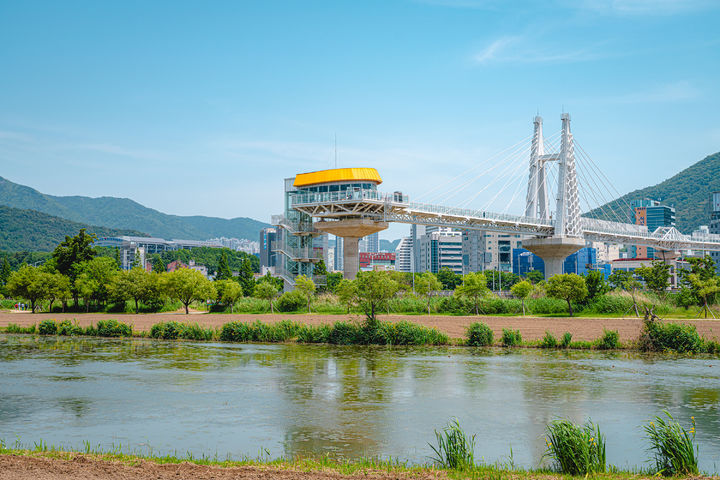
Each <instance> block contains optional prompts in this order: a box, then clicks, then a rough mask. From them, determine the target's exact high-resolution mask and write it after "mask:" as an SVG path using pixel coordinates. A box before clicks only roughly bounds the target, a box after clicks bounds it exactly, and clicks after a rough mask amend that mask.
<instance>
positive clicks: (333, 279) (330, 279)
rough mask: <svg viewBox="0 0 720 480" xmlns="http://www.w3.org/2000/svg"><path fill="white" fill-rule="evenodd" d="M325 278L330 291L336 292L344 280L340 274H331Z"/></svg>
mask: <svg viewBox="0 0 720 480" xmlns="http://www.w3.org/2000/svg"><path fill="white" fill-rule="evenodd" d="M325 278H326V281H325V282H326V285H327V289H328V291H330V292H336V291H337V287H338V285H339V284H340V282H341V281H342V279H343V274H342V273H340V272H330V273H328V274H327V276H326V277H325Z"/></svg>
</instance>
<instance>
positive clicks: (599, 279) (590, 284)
mask: <svg viewBox="0 0 720 480" xmlns="http://www.w3.org/2000/svg"><path fill="white" fill-rule="evenodd" d="M585 285H587V289H588V296H587V299H588V300H595V299H596V298H597V297H599V296H601V295H604V294H606V293H607V292H608V290H609V289H610V287H609V285H608V284H607V282H606V281H605V274H604V273H602V272H598V271H597V270H595V271H592V272H589V273H588V274H587V275H586V276H585Z"/></svg>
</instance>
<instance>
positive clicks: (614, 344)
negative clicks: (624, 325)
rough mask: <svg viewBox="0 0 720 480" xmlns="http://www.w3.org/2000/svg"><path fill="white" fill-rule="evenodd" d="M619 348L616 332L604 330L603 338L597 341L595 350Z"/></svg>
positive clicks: (618, 337)
mask: <svg viewBox="0 0 720 480" xmlns="http://www.w3.org/2000/svg"><path fill="white" fill-rule="evenodd" d="M619 347H620V335H619V334H618V332H617V330H604V329H603V336H602V337H601V338H600V339H599V340H598V343H597V348H598V349H600V350H615V349H617V348H619Z"/></svg>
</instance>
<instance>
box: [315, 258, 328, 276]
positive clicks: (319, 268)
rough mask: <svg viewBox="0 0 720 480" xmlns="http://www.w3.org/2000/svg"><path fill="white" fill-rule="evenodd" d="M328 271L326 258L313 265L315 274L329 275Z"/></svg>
mask: <svg viewBox="0 0 720 480" xmlns="http://www.w3.org/2000/svg"><path fill="white" fill-rule="evenodd" d="M327 273H328V271H327V267H326V266H325V261H324V260H320V261H319V262H318V263H316V264H315V266H314V267H313V275H327Z"/></svg>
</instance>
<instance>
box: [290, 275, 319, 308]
mask: <svg viewBox="0 0 720 480" xmlns="http://www.w3.org/2000/svg"><path fill="white" fill-rule="evenodd" d="M295 288H296V289H297V290H299V291H300V293H302V294H303V297H305V299H306V300H307V308H308V313H310V302H312V299H313V297H314V296H315V282H313V281H312V279H311V278H308V277H306V276H305V275H298V276H297V277H295Z"/></svg>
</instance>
